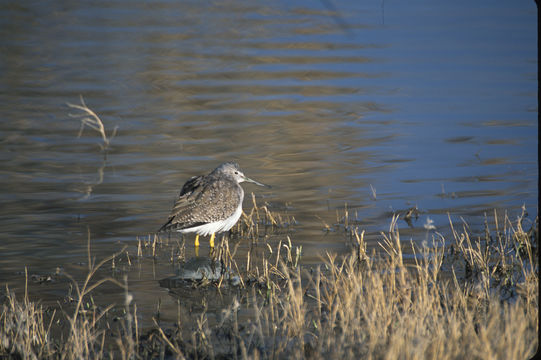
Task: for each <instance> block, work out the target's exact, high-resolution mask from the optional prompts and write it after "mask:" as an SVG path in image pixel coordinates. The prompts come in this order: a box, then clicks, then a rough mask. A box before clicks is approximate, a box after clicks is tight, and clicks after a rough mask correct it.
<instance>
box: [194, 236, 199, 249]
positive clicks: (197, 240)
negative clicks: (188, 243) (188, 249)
mask: <svg viewBox="0 0 541 360" xmlns="http://www.w3.org/2000/svg"><path fill="white" fill-rule="evenodd" d="M195 247H199V234H197V235H195Z"/></svg>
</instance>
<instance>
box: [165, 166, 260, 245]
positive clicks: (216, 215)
mask: <svg viewBox="0 0 541 360" xmlns="http://www.w3.org/2000/svg"><path fill="white" fill-rule="evenodd" d="M241 182H250V183H253V184H256V185H259V186H265V187H270V186H269V185H265V184H262V183H260V182H257V181H255V180H252V179H250V178H248V177H246V176H245V175H244V174H243V173H242V170H241V169H240V167H239V165H238V164H237V163H234V162H226V163H223V164H221V165H220V166H218V167H217V168H216V169H214V170H213V171H212V172H211V173H210V174H208V175H201V176H194V177H192V178H190V179H189V180H188V181H186V183H185V184H184V185H183V186H182V189H181V190H180V195H179V197H178V199H177V201H176V202H175V205H174V206H173V209H172V210H171V214H170V215H169V220H167V222H166V223H165V224H164V225H163V226H162V227H161V228H160V230H158V232H161V231H178V232H180V233H196V236H195V246H196V248H197V247H199V235H202V236H207V235H210V247H211V248H214V238H215V234H216V233H221V232H225V231H228V230H229V229H231V228H232V227H233V226H234V225H235V224H236V223H237V221H238V220H239V218H240V216H241V214H242V200H243V199H244V190H243V189H242V187H241V186H240V185H239V184H240V183H241Z"/></svg>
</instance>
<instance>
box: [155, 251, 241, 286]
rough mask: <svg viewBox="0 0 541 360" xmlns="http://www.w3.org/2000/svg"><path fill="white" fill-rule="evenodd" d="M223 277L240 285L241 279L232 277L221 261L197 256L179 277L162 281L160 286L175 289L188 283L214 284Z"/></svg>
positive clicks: (180, 270) (183, 267)
mask: <svg viewBox="0 0 541 360" xmlns="http://www.w3.org/2000/svg"><path fill="white" fill-rule="evenodd" d="M222 276H223V277H224V279H227V280H229V281H230V283H231V284H232V285H238V284H239V283H240V279H239V277H238V276H236V275H235V276H232V275H230V273H229V269H227V268H225V267H224V266H223V264H222V262H221V261H217V260H213V259H211V258H208V257H203V256H197V257H193V258H191V259H189V260H188V261H186V263H184V265H183V266H182V267H181V268H180V269H179V271H178V272H177V275H175V276H171V277H168V278H165V279H162V280H160V286H162V287H167V288H175V287H179V286H182V285H183V284H185V283H186V282H205V281H208V282H213V281H219V280H220V278H221V277H222Z"/></svg>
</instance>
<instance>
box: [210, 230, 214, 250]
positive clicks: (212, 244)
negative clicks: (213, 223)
mask: <svg viewBox="0 0 541 360" xmlns="http://www.w3.org/2000/svg"><path fill="white" fill-rule="evenodd" d="M214 237H215V234H214V233H212V235H210V247H211V248H214Z"/></svg>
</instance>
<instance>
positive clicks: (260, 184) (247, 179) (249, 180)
mask: <svg viewBox="0 0 541 360" xmlns="http://www.w3.org/2000/svg"><path fill="white" fill-rule="evenodd" d="M244 181H246V182H249V183H253V184H256V185H259V186H263V187H267V188H269V189H270V188H271V186H270V185H267V184H262V183H260V182H257V181H255V180H252V179H250V178H249V177H246V176H245V177H244Z"/></svg>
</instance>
